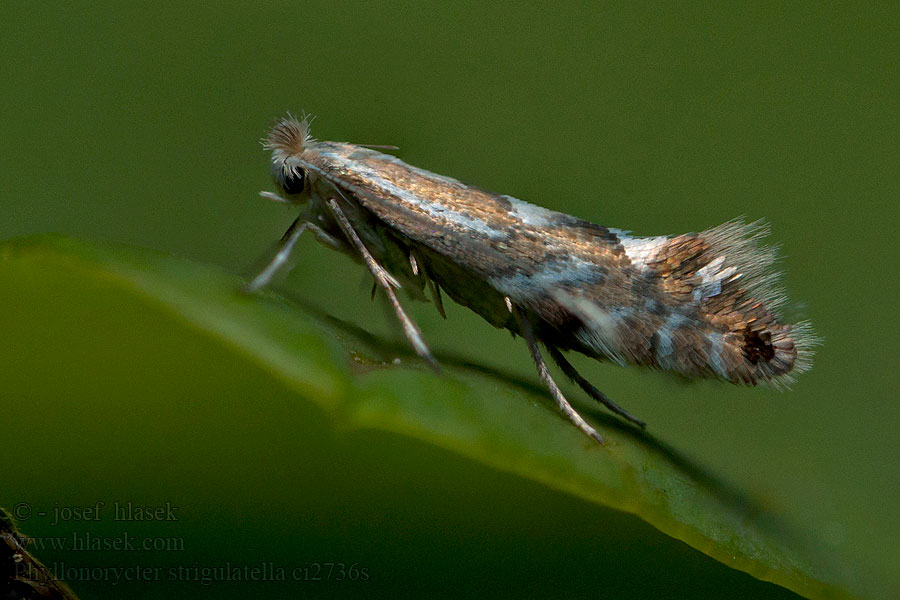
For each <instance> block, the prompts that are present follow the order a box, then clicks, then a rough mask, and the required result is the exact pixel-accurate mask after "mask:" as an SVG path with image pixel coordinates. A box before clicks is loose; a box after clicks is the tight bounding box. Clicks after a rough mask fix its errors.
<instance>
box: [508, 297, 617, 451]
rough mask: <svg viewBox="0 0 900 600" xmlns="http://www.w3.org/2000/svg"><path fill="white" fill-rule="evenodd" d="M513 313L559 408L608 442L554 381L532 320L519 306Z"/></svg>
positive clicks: (584, 428)
mask: <svg viewBox="0 0 900 600" xmlns="http://www.w3.org/2000/svg"><path fill="white" fill-rule="evenodd" d="M513 313H514V314H515V315H516V320H517V321H518V322H519V328H520V329H521V330H522V337H524V338H525V342H526V343H527V344H528V351H529V352H531V358H532V360H534V365H535V366H536V367H537V372H538V376H539V377H540V378H541V381H543V382H544V385H546V386H547V389H548V390H550V395H551V396H553V399H554V400H555V401H556V405H557V406H558V407H559V410H561V411H562V413H563V414H564V415H566V417H567V418H568V419H569V420H570V421H571V422H572V423H573V424H574V425H575V426H576V427H578V429H580V430H581V431H583V432H584V433H586V434H587V435H588V436H590V437H591V438H593V439H594V440H596V441H598V442H599V443H601V444H605V443H606V442H605V441H604V439H603V436H602V435H600V434H599V433H597V430H596V429H594V428H593V427H591V426H590V425H588V423H587V421H585V420H584V419H583V418H582V417H581V415H579V414H578V412H577V411H576V410H575V409H574V408H572V405H571V404H569V401H568V400H566V397H565V396H563V393H562V391H561V390H560V389H559V386H558V385H556V382H555V381H553V376H551V375H550V369H548V368H547V363H545V362H544V357H543V356H541V350H540V348H538V345H537V341H535V339H534V330H533V329H532V327H531V322H530V321H529V320H528V317H527V316H526V315H525V314H524V313H523V312H522V309H520V308H519V307H518V306H514V310H513Z"/></svg>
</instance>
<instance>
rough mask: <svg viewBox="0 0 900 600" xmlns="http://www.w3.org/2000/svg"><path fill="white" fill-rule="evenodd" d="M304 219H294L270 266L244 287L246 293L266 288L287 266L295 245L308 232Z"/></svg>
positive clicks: (282, 238)
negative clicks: (301, 235)
mask: <svg viewBox="0 0 900 600" xmlns="http://www.w3.org/2000/svg"><path fill="white" fill-rule="evenodd" d="M302 219H303V217H297V218H296V219H294V222H293V223H291V226H290V227H288V230H287V231H285V232H284V235H283V236H281V241H280V242H279V243H278V250H277V251H276V252H275V256H273V257H272V260H270V261H269V264H267V265H266V266H265V267H264V268H263V270H262V271H260V272H259V274H257V275H256V277H254V278H253V280H252V281H250V283H247V284H246V285H244V291H245V292H247V293H250V292H255V291H257V290H259V289H262V288H264V287H265V286H267V285H268V284H269V283H270V282H271V281H272V278H273V277H274V276H275V274H276V273H277V272H278V271H279V269H281V268H282V267H284V266H285V265H286V264H287V261H288V258H289V257H290V256H291V251H292V250H293V249H294V244H296V243H297V240H299V239H300V234H302V233H303V232H304V231H306V228H307V223H306V222H305V221H302Z"/></svg>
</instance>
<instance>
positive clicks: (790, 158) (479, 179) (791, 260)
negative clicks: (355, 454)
mask: <svg viewBox="0 0 900 600" xmlns="http://www.w3.org/2000/svg"><path fill="white" fill-rule="evenodd" d="M3 12H4V24H3V26H2V36H0V74H2V80H3V93H2V95H0V108H2V111H0V114H2V119H0V140H2V142H0V214H2V215H3V218H2V219H0V238H2V239H5V238H9V237H15V236H20V235H25V234H30V233H37V232H48V231H53V232H62V233H66V234H69V235H74V236H79V237H85V238H92V239H105V240H113V241H120V242H126V243H130V244H135V245H140V246H145V247H150V248H154V249H160V250H164V251H167V252H170V253H173V254H175V255H178V256H182V257H186V258H190V259H193V260H196V261H201V262H208V263H213V264H216V265H219V266H221V267H223V268H225V269H227V270H229V271H233V272H238V273H240V272H244V271H245V270H246V269H247V268H248V267H249V266H250V265H252V264H253V263H254V262H255V261H256V259H257V258H258V257H259V255H260V254H261V253H262V252H263V251H264V250H265V249H266V248H268V247H269V245H270V244H271V243H272V242H273V241H274V240H276V239H277V238H278V237H279V236H280V235H281V233H282V232H283V230H284V229H285V228H286V227H287V225H288V224H289V222H290V220H291V218H292V215H291V212H290V211H289V210H288V209H285V208H284V207H280V206H277V205H273V204H271V203H268V202H266V201H264V200H262V199H259V198H257V197H256V193H257V191H258V190H262V189H271V183H270V181H269V178H268V165H267V156H266V155H265V154H264V153H263V151H262V150H261V147H260V146H259V144H258V139H259V138H260V137H262V136H263V135H264V133H265V131H266V128H267V127H268V126H270V125H271V123H272V121H273V119H274V118H275V117H277V116H280V115H283V114H284V113H285V112H286V111H289V110H290V111H293V112H300V111H307V112H309V113H311V114H313V115H316V116H317V117H318V118H317V120H316V122H315V124H314V128H313V134H314V135H315V136H317V137H319V138H321V139H334V140H346V141H353V142H360V143H377V144H394V145H397V146H399V147H400V148H401V150H400V151H399V155H400V156H401V157H402V158H403V159H404V160H407V161H408V162H410V163H412V164H415V165H417V166H421V167H424V168H427V169H430V170H433V171H435V172H438V173H441V174H446V175H450V176H453V177H457V178H459V179H461V180H463V181H466V182H469V183H473V184H477V185H480V186H482V187H484V188H487V189H490V190H493V191H497V192H501V193H506V194H510V195H512V196H516V197H518V198H522V199H524V200H528V201H531V202H535V203H538V204H541V205H544V206H547V207H549V208H552V209H556V210H561V211H564V212H568V213H571V214H574V215H577V216H579V217H583V218H586V219H589V220H591V221H594V222H598V223H601V224H605V225H609V226H615V227H620V228H625V229H632V230H634V232H635V233H636V234H640V235H653V234H661V233H678V232H683V231H691V230H694V231H696V230H700V229H704V228H707V227H710V226H713V225H716V224H718V223H721V222H723V221H725V220H728V219H730V218H733V217H735V216H739V215H746V216H747V217H748V218H749V219H751V220H752V219H757V218H763V217H764V218H766V219H767V220H768V221H769V222H770V223H771V225H772V236H771V241H772V242H775V243H779V244H780V245H781V247H782V250H783V254H784V256H785V258H784V261H783V265H784V268H785V270H786V273H787V275H786V278H785V283H786V286H787V288H788V290H789V292H790V295H791V298H792V300H794V302H795V307H794V309H795V310H794V312H795V314H796V315H800V316H802V317H807V318H810V319H811V320H812V321H813V323H814V325H815V326H816V329H817V331H818V332H819V333H820V334H821V335H822V336H823V337H824V338H825V345H824V346H823V347H822V348H821V349H820V350H819V352H818V355H817V357H816V362H815V366H814V368H813V370H812V371H811V372H810V373H809V374H806V375H804V376H803V377H801V378H800V379H799V381H798V382H797V383H796V385H795V386H794V387H793V389H792V390H790V391H788V392H785V393H779V392H775V391H772V390H768V389H740V388H733V387H730V386H726V385H723V384H717V383H699V384H691V385H683V384H680V383H677V382H674V381H672V380H671V379H669V378H666V377H664V376H661V375H657V374H653V373H649V372H645V371H640V370H636V369H625V370H623V369H619V368H617V367H612V366H606V365H598V364H591V363H589V362H588V361H578V365H579V366H581V367H583V369H584V371H585V374H586V375H587V376H588V377H589V378H590V379H592V380H593V381H594V382H595V383H597V385H598V386H599V387H600V388H601V389H603V390H604V391H605V392H607V393H608V394H609V395H610V396H611V397H613V398H615V399H616V400H617V401H619V402H620V403H621V404H622V405H624V406H625V407H627V408H628V409H629V410H630V411H631V412H633V413H634V414H636V415H638V416H640V417H642V418H643V419H645V420H646V421H647V422H648V423H649V425H650V428H651V431H652V432H653V433H654V434H655V435H657V436H658V437H660V438H661V439H663V440H665V441H666V442H667V443H670V444H672V445H673V446H674V447H676V448H678V449H679V450H681V451H683V452H684V453H685V454H687V455H688V456H689V457H691V458H692V459H694V460H696V461H697V462H698V463H700V464H702V465H705V466H707V467H709V468H710V469H712V470H713V471H714V472H716V473H718V474H720V475H722V476H723V477H725V478H726V479H727V480H729V481H731V482H734V483H735V484H736V485H738V486H739V487H741V488H742V489H744V490H747V491H748V492H750V493H752V494H753V495H754V496H756V497H759V498H763V499H764V500H765V502H766V504H767V505H768V506H770V507H771V508H772V510H774V511H777V512H780V513H782V514H784V515H785V516H786V518H787V519H788V520H789V521H790V522H792V523H793V524H795V525H797V527H799V528H801V529H804V530H806V531H808V532H809V534H810V536H811V537H813V538H814V539H815V540H816V542H817V543H818V544H819V545H820V546H821V547H822V548H823V549H824V550H825V551H826V552H827V553H834V554H836V555H837V556H839V557H841V556H843V557H847V560H850V561H852V562H854V563H857V564H859V565H861V569H862V572H863V575H862V577H863V579H866V580H868V581H869V587H870V588H871V589H873V590H876V593H877V592H884V593H885V595H888V594H891V595H895V594H900V575H898V572H897V571H898V570H897V565H900V545H898V544H897V543H896V536H897V532H898V531H900V467H898V459H897V457H898V455H900V438H898V436H897V431H898V429H900V411H898V409H897V405H896V395H897V393H898V392H897V390H898V389H900V375H898V368H897V367H898V344H897V342H896V334H897V332H898V327H897V325H898V318H897V316H896V314H897V313H896V310H895V307H894V304H895V301H896V299H897V298H898V297H900V293H898V292H900V289H898V277H897V273H898V266H900V265H898V260H897V258H898V254H900V253H898V251H897V250H896V248H895V244H896V239H895V236H894V235H893V233H894V230H895V229H896V227H897V223H898V218H897V216H898V215H897V202H896V200H897V198H898V197H900V194H898V192H900V177H898V175H897V171H898V165H900V111H898V108H900V107H898V98H900V61H898V58H897V57H898V56H900V54H898V52H900V43H898V36H897V30H896V23H897V22H898V17H900V11H898V10H897V9H896V8H878V7H876V6H869V7H862V6H857V5H848V6H845V7H843V8H840V7H827V8H822V7H809V8H804V7H786V6H784V5H782V4H778V3H771V4H762V3H754V4H752V5H735V4H729V5H727V6H726V5H720V4H713V3H709V4H692V5H690V6H686V5H682V6H677V7H675V6H673V7H664V6H662V5H658V4H653V5H648V6H643V7H641V6H636V5H634V6H633V5H631V4H630V3H622V4H618V5H606V6H597V5H595V4H583V5H579V4H574V3H562V4H559V3H557V4H555V5H553V6H552V8H546V9H538V8H534V7H527V6H523V5H520V4H516V3H472V4H464V3H453V4H450V3H446V4H430V3H429V4H419V5H406V4H356V3H347V4H340V3H335V2H321V3H314V2H304V3H296V4H288V3H246V4H237V3H233V4H232V5H230V6H228V7H223V6H218V7H212V6H207V7H200V6H193V7H186V6H184V5H182V4H181V3H159V2H157V3H128V4H121V3H103V2H97V3H69V4H65V5H63V4H54V5H50V4H46V5H36V4H25V3H22V4H15V5H14V4H7V5H6V6H5V7H4V11H3ZM298 252H299V254H300V256H301V259H300V260H299V261H298V262H297V266H296V268H295V269H294V271H293V272H292V274H291V275H290V276H289V277H288V279H287V280H286V281H285V282H284V284H283V286H284V287H285V288H288V289H290V290H292V291H293V292H294V293H295V294H296V295H298V296H300V297H302V298H305V299H307V300H308V301H310V302H311V303H313V304H318V305H319V306H322V307H327V309H328V311H329V312H331V313H332V314H333V315H335V316H337V317H340V318H344V319H347V320H350V321H353V322H356V323H358V324H360V325H362V326H364V327H365V328H367V329H369V330H372V331H374V332H377V333H381V334H385V335H388V336H392V337H397V336H398V335H399V330H398V328H397V327H396V325H395V324H394V323H393V322H391V321H388V320H386V319H385V317H384V314H383V311H382V310H381V309H380V307H379V306H378V305H377V304H372V303H371V302H370V301H369V299H368V293H367V290H368V280H367V278H366V277H365V276H364V274H363V271H362V268H361V267H358V266H354V265H353V264H352V263H351V262H350V261H349V260H348V259H346V258H345V257H343V256H340V255H338V254H336V253H333V252H330V251H328V250H327V249H325V248H322V247H320V246H318V245H316V244H315V242H314V241H313V240H311V239H305V240H303V241H301V243H300V244H299V247H298ZM364 282H365V283H364ZM407 304H408V309H409V311H410V312H411V313H412V314H413V316H414V317H415V319H416V320H417V321H418V322H419V324H420V325H421V327H422V329H423V330H424V332H425V335H426V339H427V340H428V341H429V342H430V344H431V345H432V346H433V347H435V348H437V349H441V350H449V351H455V352H458V353H465V354H468V355H470V356H471V357H472V359H473V360H476V361H479V362H482V363H485V364H489V365H493V366H497V367H501V368H505V369H509V370H512V371H514V372H517V373H521V374H522V375H523V376H526V377H534V376H533V375H532V367H531V365H530V362H529V359H528V354H527V351H526V350H525V348H524V346H523V345H522V344H520V343H514V342H512V341H511V340H510V339H509V336H508V334H505V333H503V332H500V331H496V330H492V329H491V328H490V327H489V326H487V325H485V324H484V323H483V322H481V321H480V320H479V319H478V318H477V317H475V316H474V315H472V314H469V313H468V311H466V310H465V309H462V308H459V307H455V306H453V307H451V306H448V307H447V308H448V316H449V320H448V321H446V322H445V321H443V320H442V319H441V318H440V317H439V316H438V315H437V314H436V313H435V311H434V309H433V307H431V306H428V305H425V304H418V305H414V304H410V303H407ZM0 310H8V307H3V306H0ZM0 393H2V392H0ZM8 400H9V399H8ZM12 400H14V399H12ZM183 443H184V448H185V449H186V450H189V448H190V441H183ZM4 483H5V484H9V483H10V482H4ZM6 493H8V492H6ZM88 496H90V494H88ZM2 502H9V500H8V499H6V498H0V503H2Z"/></svg>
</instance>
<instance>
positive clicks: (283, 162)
mask: <svg viewBox="0 0 900 600" xmlns="http://www.w3.org/2000/svg"><path fill="white" fill-rule="evenodd" d="M310 122H311V119H308V118H307V117H306V116H304V117H303V118H302V119H300V120H298V119H297V118H296V117H294V116H292V115H290V114H288V116H286V117H285V118H283V119H281V120H280V121H279V122H278V123H277V124H275V126H274V127H272V129H270V130H269V135H268V136H266V139H264V140H263V141H262V143H263V148H265V149H266V150H271V151H272V169H271V170H272V178H273V179H274V180H275V184H276V185H277V186H278V188H279V189H280V191H282V192H284V194H285V196H286V197H287V198H286V199H291V200H295V199H296V200H299V199H300V198H299V197H301V196H302V195H303V194H304V193H306V192H307V191H309V173H308V170H307V168H306V167H305V166H304V163H303V161H302V158H301V156H302V154H303V150H304V148H305V147H306V145H307V144H309V143H311V142H314V141H315V140H314V139H313V138H312V137H311V136H310V135H309V124H310Z"/></svg>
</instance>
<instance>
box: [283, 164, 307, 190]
mask: <svg viewBox="0 0 900 600" xmlns="http://www.w3.org/2000/svg"><path fill="white" fill-rule="evenodd" d="M305 184H306V174H305V173H304V172H303V170H302V169H291V170H290V171H288V172H287V173H286V174H285V176H284V181H282V182H281V188H282V189H283V190H284V191H285V193H287V194H302V193H303V187H304V186H305Z"/></svg>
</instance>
